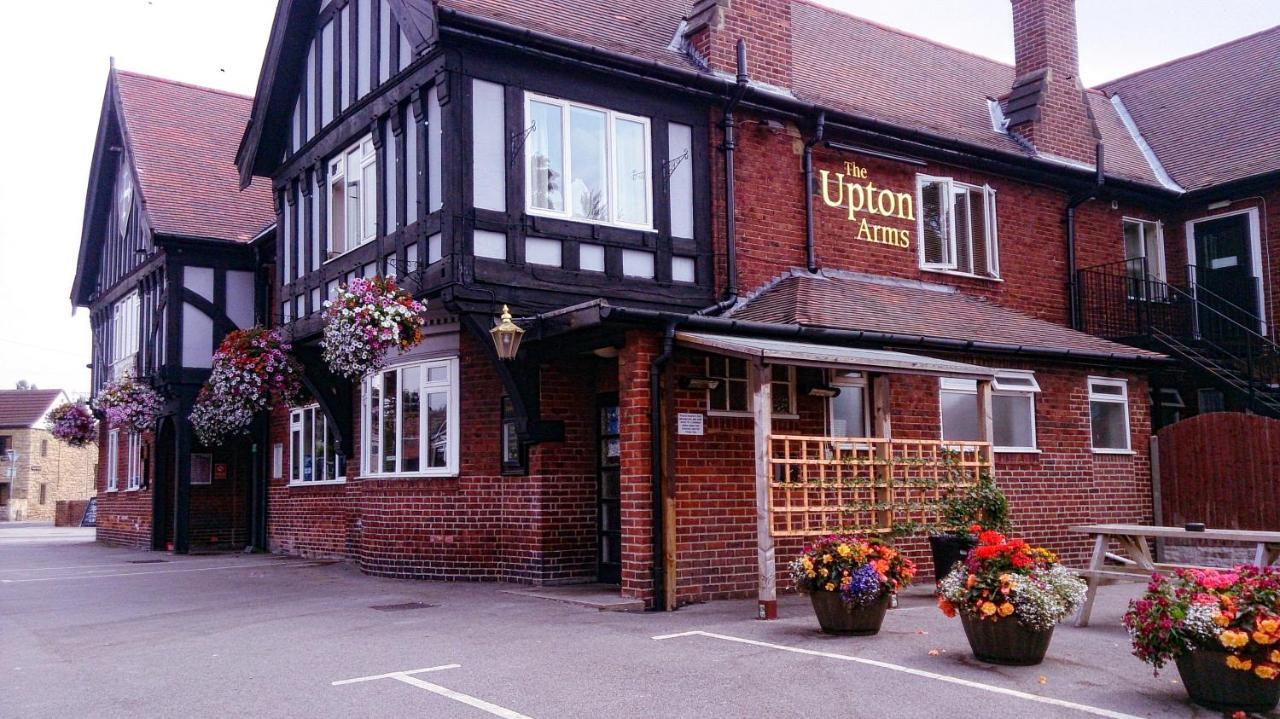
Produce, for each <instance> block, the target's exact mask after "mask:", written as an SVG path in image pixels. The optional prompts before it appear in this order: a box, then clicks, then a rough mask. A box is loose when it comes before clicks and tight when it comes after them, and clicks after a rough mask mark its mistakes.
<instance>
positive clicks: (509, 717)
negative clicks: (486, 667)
mask: <svg viewBox="0 0 1280 719" xmlns="http://www.w3.org/2000/svg"><path fill="white" fill-rule="evenodd" d="M461 666H462V665H461V664H441V665H440V666H438V667H427V668H426V669H410V670H409V671H405V672H389V673H387V674H374V675H372V676H367V677H356V678H355V679H341V680H339V681H336V682H330V684H329V685H330V686H335V687H337V686H342V685H344V684H355V683H357V682H369V681H374V680H376V679H395V680H396V681H398V682H403V683H405V684H408V685H409V686H413V687H418V688H419V689H426V690H427V691H429V692H431V693H432V694H437V695H439V696H442V697H445V698H446V699H452V700H454V701H456V702H461V703H463V704H466V705H467V706H472V707H475V708H476V709H479V710H481V711H485V712H488V713H490V714H492V715H494V716H496V717H501V718H502V719H532V718H531V717H528V716H526V715H524V714H521V713H520V712H518V711H514V710H511V709H508V708H506V707H500V706H498V705H497V704H494V703H492V702H487V701H485V700H483V699H480V698H477V697H473V696H471V695H470V694H463V693H462V692H456V691H454V690H452V689H447V688H445V687H442V686H440V685H439V684H432V683H431V682H428V681H423V680H421V679H419V678H417V677H415V676H412V675H414V674H423V673H425V672H438V671H440V670H442V669H457V668H459V667H461Z"/></svg>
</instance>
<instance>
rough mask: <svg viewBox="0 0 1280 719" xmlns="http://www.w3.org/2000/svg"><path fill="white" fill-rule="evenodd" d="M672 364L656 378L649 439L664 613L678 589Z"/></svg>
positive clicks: (672, 606) (673, 606) (674, 406)
mask: <svg viewBox="0 0 1280 719" xmlns="http://www.w3.org/2000/svg"><path fill="white" fill-rule="evenodd" d="M672 364H673V363H672V362H667V364H666V366H665V367H664V368H663V372H662V374H663V376H662V378H661V379H660V380H659V382H661V387H662V389H661V392H662V415H661V420H660V429H659V432H658V436H657V437H654V438H653V441H655V442H658V443H659V447H660V451H661V453H662V576H663V582H662V590H663V597H662V607H663V609H665V610H667V611H668V612H671V611H675V608H676V590H677V589H678V588H679V587H678V585H677V581H676V459H675V457H676V438H675V436H673V434H672V432H671V426H672V425H673V424H674V421H673V420H674V415H675V411H676V400H675V391H674V389H675V384H674V382H673V381H672V380H673V377H672V369H671V366H672ZM655 600H656V598H655Z"/></svg>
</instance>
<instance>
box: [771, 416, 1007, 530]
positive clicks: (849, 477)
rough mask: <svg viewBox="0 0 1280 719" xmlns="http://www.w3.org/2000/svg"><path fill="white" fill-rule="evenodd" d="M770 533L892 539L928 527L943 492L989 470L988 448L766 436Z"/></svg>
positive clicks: (972, 444) (930, 442)
mask: <svg viewBox="0 0 1280 719" xmlns="http://www.w3.org/2000/svg"><path fill="white" fill-rule="evenodd" d="M769 470H770V483H769V487H770V491H769V514H770V533H771V534H772V535H773V536H775V537H811V536H815V535H819V534H825V533H828V532H833V531H857V532H859V533H876V532H880V533H883V532H887V531H889V530H890V529H891V528H893V526H894V525H895V524H900V523H907V522H918V523H930V522H933V521H935V520H936V519H937V516H938V508H937V503H938V501H939V500H940V499H941V498H942V497H943V496H945V494H946V493H948V492H950V491H953V490H955V489H958V488H963V487H968V486H970V485H972V484H973V483H975V482H976V481H977V480H978V478H979V477H980V476H981V475H982V474H983V473H989V472H991V471H992V461H991V447H990V445H988V444H984V443H981V442H969V443H965V444H964V445H954V444H943V443H942V442H939V441H936V440H909V439H874V438H865V437H816V436H804V435H771V436H770V437H769Z"/></svg>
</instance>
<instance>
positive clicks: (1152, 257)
mask: <svg viewBox="0 0 1280 719" xmlns="http://www.w3.org/2000/svg"><path fill="white" fill-rule="evenodd" d="M1123 226H1124V261H1125V269H1126V271H1127V273H1128V275H1129V277H1130V282H1131V286H1130V288H1129V297H1130V298H1134V299H1138V298H1141V299H1165V296H1166V293H1165V292H1164V287H1163V286H1160V285H1153V284H1152V283H1151V282H1149V281H1148V280H1157V281H1159V282H1165V281H1166V277H1167V275H1166V274H1165V263H1164V226H1163V225H1162V223H1160V222H1152V221H1151V220H1137V219H1133V218H1131V217H1126V218H1124V220H1123Z"/></svg>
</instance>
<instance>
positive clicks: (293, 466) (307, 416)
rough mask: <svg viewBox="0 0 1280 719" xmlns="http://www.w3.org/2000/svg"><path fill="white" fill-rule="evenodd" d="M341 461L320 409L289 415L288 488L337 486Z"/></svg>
mask: <svg viewBox="0 0 1280 719" xmlns="http://www.w3.org/2000/svg"><path fill="white" fill-rule="evenodd" d="M343 459H344V458H343V456H342V453H341V452H340V451H339V449H338V441H337V439H336V438H335V437H334V435H333V430H332V429H331V428H330V427H329V419H328V417H326V416H325V414H324V412H322V411H321V410H320V405H316V404H313V405H308V406H306V407H299V408H296V409H294V410H292V411H290V412H289V484H309V483H313V482H341V481H343V479H344V476H343V475H344V473H345V472H344V466H343Z"/></svg>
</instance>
